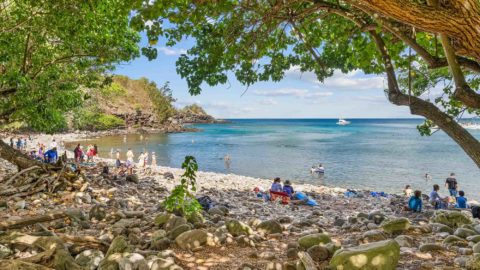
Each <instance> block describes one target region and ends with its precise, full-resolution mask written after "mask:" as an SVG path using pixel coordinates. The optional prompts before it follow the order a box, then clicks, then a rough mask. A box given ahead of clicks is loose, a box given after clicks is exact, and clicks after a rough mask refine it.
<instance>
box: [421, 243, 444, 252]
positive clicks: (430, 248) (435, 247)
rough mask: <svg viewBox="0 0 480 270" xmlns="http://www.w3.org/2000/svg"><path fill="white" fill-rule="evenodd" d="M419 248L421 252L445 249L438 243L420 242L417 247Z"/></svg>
mask: <svg viewBox="0 0 480 270" xmlns="http://www.w3.org/2000/svg"><path fill="white" fill-rule="evenodd" d="M419 250H420V251H421V252H431V251H441V250H445V248H444V247H443V246H441V245H438V244H430V243H429V244H422V245H420V247H419Z"/></svg>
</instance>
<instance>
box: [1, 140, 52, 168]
mask: <svg viewBox="0 0 480 270" xmlns="http://www.w3.org/2000/svg"><path fill="white" fill-rule="evenodd" d="M28 141H30V143H31V142H32V138H31V137H30V136H28V140H27V137H19V138H17V139H16V140H15V138H14V137H11V138H10V146H11V147H12V148H14V149H17V150H19V151H22V152H24V153H26V154H27V155H28V156H29V157H30V158H32V159H35V160H38V161H41V162H44V163H56V162H57V161H58V159H59V155H58V145H57V142H56V141H55V139H52V141H51V142H50V144H49V145H48V147H47V145H46V144H45V143H42V142H38V143H37V144H36V146H35V145H32V146H31V147H30V148H29V147H28V144H29V143H28Z"/></svg>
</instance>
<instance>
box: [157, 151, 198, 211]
mask: <svg viewBox="0 0 480 270" xmlns="http://www.w3.org/2000/svg"><path fill="white" fill-rule="evenodd" d="M182 169H185V172H184V173H183V174H182V178H181V180H180V184H179V185H177V186H175V188H174V189H173V190H172V193H170V196H168V197H167V198H166V199H165V201H164V202H163V204H164V206H165V209H167V210H168V211H171V212H173V211H174V210H179V211H180V212H181V213H182V214H183V215H184V216H186V217H192V216H194V215H195V214H198V213H200V211H202V206H201V205H200V203H199V202H198V201H197V199H195V197H194V195H193V192H195V191H196V172H197V171H198V164H197V161H196V159H195V157H192V156H186V157H185V161H184V162H183V164H182Z"/></svg>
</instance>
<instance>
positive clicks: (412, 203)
mask: <svg viewBox="0 0 480 270" xmlns="http://www.w3.org/2000/svg"><path fill="white" fill-rule="evenodd" d="M408 208H410V210H411V211H412V212H421V211H422V192H421V191H420V190H415V192H414V193H413V196H412V197H410V200H408Z"/></svg>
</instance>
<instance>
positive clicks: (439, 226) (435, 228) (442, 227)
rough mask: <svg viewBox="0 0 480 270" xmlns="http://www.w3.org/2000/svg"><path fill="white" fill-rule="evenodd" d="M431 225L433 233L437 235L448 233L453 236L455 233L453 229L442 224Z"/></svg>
mask: <svg viewBox="0 0 480 270" xmlns="http://www.w3.org/2000/svg"><path fill="white" fill-rule="evenodd" d="M430 225H431V226H432V229H433V231H434V232H436V233H439V232H447V233H449V234H453V232H454V231H453V229H452V228H450V227H449V226H447V225H445V224H442V223H431V224H430Z"/></svg>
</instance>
